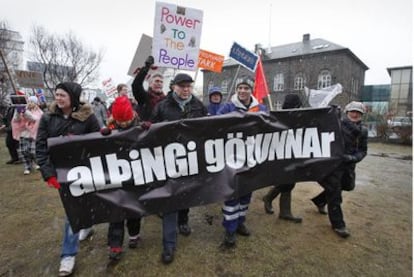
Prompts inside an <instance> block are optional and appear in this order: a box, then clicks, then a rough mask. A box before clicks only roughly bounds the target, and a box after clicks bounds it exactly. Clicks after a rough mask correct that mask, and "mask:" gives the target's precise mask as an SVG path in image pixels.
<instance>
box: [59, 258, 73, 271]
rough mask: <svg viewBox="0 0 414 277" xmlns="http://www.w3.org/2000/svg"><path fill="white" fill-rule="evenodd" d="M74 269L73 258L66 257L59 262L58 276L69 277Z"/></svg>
mask: <svg viewBox="0 0 414 277" xmlns="http://www.w3.org/2000/svg"><path fill="white" fill-rule="evenodd" d="M74 267H75V256H66V257H63V258H62V259H61V260H60V267H59V276H69V275H71V274H72V273H73V269H74Z"/></svg>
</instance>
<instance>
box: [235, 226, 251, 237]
mask: <svg viewBox="0 0 414 277" xmlns="http://www.w3.org/2000/svg"><path fill="white" fill-rule="evenodd" d="M236 232H237V234H239V235H241V236H245V237H248V236H250V231H249V229H247V227H246V225H244V224H243V223H242V224H239V226H238V227H237V230H236Z"/></svg>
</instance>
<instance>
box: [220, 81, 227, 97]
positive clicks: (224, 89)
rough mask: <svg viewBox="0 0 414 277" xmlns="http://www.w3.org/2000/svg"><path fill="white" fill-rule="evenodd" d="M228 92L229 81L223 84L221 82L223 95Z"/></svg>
mask: <svg viewBox="0 0 414 277" xmlns="http://www.w3.org/2000/svg"><path fill="white" fill-rule="evenodd" d="M227 90H228V81H227V80H224V81H223V82H221V93H223V94H227V92H228V91H227Z"/></svg>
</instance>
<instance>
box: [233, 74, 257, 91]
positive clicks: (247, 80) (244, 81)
mask: <svg viewBox="0 0 414 277" xmlns="http://www.w3.org/2000/svg"><path fill="white" fill-rule="evenodd" d="M241 84H243V85H247V86H249V87H250V88H251V89H253V84H254V81H253V80H252V79H251V78H250V77H242V78H241V80H240V82H238V83H237V86H236V88H237V87H239V86H240V85H241Z"/></svg>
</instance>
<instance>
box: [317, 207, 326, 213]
mask: <svg viewBox="0 0 414 277" xmlns="http://www.w3.org/2000/svg"><path fill="white" fill-rule="evenodd" d="M316 207H317V208H318V212H319V213H320V214H328V212H327V211H326V209H325V205H321V206H316Z"/></svg>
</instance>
